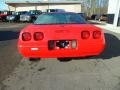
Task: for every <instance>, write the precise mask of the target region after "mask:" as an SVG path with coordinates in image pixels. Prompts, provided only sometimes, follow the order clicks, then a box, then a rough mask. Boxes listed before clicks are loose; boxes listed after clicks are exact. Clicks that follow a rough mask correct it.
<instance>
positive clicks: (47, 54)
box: [18, 44, 105, 58]
mask: <svg viewBox="0 0 120 90" xmlns="http://www.w3.org/2000/svg"><path fill="white" fill-rule="evenodd" d="M104 47H105V45H104V44H89V45H80V46H78V47H77V48H75V49H72V48H70V49H54V50H49V49H48V47H45V46H22V45H19V46H18V49H19V52H20V53H21V54H22V55H23V56H24V57H27V58H29V57H32V58H60V57H85V56H94V55H99V54H100V53H101V52H102V51H103V50H104Z"/></svg>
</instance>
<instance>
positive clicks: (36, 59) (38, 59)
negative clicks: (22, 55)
mask: <svg viewBox="0 0 120 90" xmlns="http://www.w3.org/2000/svg"><path fill="white" fill-rule="evenodd" d="M29 61H32V62H36V61H40V58H29Z"/></svg>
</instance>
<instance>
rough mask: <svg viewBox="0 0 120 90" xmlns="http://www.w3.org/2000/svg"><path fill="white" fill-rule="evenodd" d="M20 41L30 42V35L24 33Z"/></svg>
mask: <svg viewBox="0 0 120 90" xmlns="http://www.w3.org/2000/svg"><path fill="white" fill-rule="evenodd" d="M22 40H23V41H30V40H31V34H30V33H29V32H24V33H23V34H22Z"/></svg>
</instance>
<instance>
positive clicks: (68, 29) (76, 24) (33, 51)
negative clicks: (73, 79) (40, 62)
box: [18, 13, 105, 58]
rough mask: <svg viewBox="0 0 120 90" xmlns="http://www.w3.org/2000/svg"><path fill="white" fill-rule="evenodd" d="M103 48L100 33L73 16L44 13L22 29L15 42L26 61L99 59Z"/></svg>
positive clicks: (101, 34)
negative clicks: (70, 58) (39, 59)
mask: <svg viewBox="0 0 120 90" xmlns="http://www.w3.org/2000/svg"><path fill="white" fill-rule="evenodd" d="M104 47H105V38H104V33H103V31H102V30H101V29H100V28H98V27H95V26H94V25H91V24H87V23H86V21H85V20H84V19H83V18H82V17H81V16H80V15H79V14H76V13H44V14H41V15H40V16H38V18H37V20H36V21H35V22H34V23H33V24H30V25H28V26H27V27H25V28H24V29H23V30H22V31H21V33H20V35H19V41H18V49H19V52H20V53H21V54H22V55H23V56H24V57H27V58H66V57H85V56H94V55H99V54H100V53H101V52H102V51H103V50H104Z"/></svg>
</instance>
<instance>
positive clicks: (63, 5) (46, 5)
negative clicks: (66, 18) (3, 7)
mask: <svg viewBox="0 0 120 90" xmlns="http://www.w3.org/2000/svg"><path fill="white" fill-rule="evenodd" d="M6 4H7V5H8V8H9V10H10V11H29V10H42V11H43V12H44V11H46V9H64V10H65V11H68V12H77V13H79V12H81V3H80V2H78V1H70V2H67V1H66V2H65V1H64V2H48V1H38V2H30V1H25V2H19V1H17V2H11V1H8V2H6Z"/></svg>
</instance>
